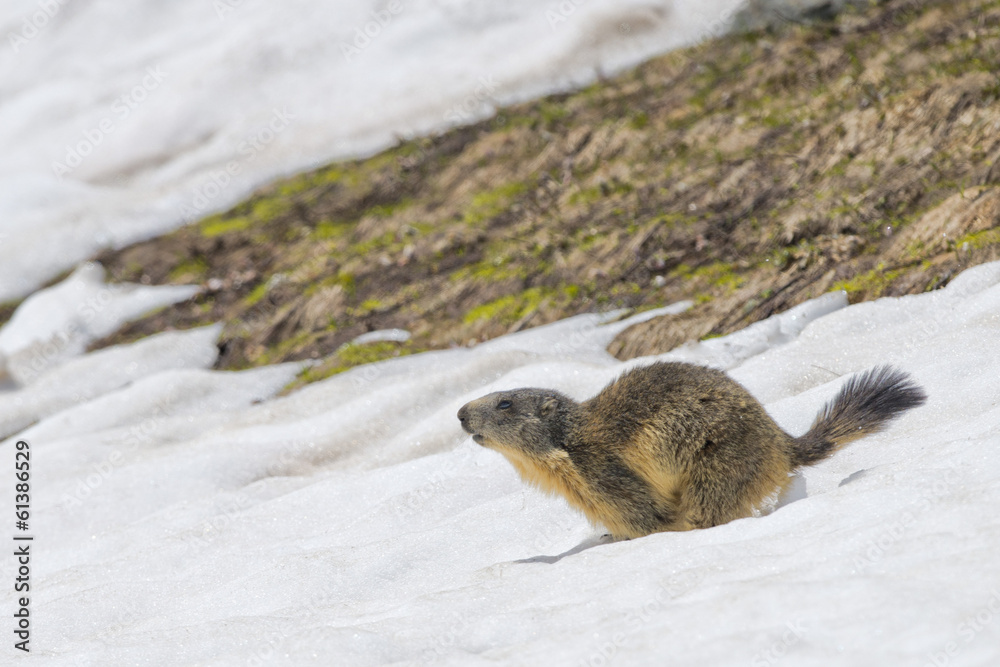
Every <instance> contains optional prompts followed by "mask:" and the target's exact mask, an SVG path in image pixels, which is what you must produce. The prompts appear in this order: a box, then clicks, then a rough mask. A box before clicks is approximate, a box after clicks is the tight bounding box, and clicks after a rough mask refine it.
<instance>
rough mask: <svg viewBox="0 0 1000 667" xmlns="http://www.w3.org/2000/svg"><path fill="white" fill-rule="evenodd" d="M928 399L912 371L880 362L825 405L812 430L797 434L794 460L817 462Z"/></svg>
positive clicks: (802, 462)
mask: <svg viewBox="0 0 1000 667" xmlns="http://www.w3.org/2000/svg"><path fill="white" fill-rule="evenodd" d="M926 400H927V394H925V393H924V390H923V389H921V388H920V387H919V386H918V385H917V384H915V383H914V382H913V380H912V379H911V378H910V376H909V374H907V373H904V372H903V371H901V370H899V369H896V368H893V367H892V366H887V365H886V366H876V367H875V368H872V369H870V370H868V371H865V372H864V373H861V374H859V375H855V376H854V377H852V378H851V379H850V380H848V381H847V382H845V383H844V386H843V387H841V389H840V391H839V392H838V393H837V396H836V397H835V398H834V399H833V401H831V402H830V403H828V404H827V405H826V407H825V408H823V411H822V412H821V413H820V414H819V416H818V417H817V418H816V423H815V424H813V427H812V428H811V429H809V432H808V433H806V434H805V435H804V436H802V437H801V438H796V440H795V451H794V456H793V464H794V465H796V466H800V465H812V464H814V463H817V462H819V461H821V460H822V459H824V458H826V457H827V456H829V455H830V454H832V453H833V452H834V451H835V450H836V449H838V448H839V447H841V446H843V445H845V444H847V443H848V442H850V441H852V440H855V439H857V438H860V437H862V436H865V435H868V434H870V433H875V432H877V431H879V430H881V429H882V428H883V427H884V426H885V425H886V424H887V423H888V422H890V421H891V420H892V419H894V418H895V417H897V416H898V415H899V414H901V413H903V412H906V411H907V410H909V409H910V408H915V407H917V406H919V405H923V403H924V402H925V401H926Z"/></svg>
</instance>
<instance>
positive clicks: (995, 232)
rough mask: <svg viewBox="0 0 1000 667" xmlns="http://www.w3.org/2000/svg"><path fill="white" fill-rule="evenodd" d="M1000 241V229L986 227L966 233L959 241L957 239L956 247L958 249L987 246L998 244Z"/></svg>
mask: <svg viewBox="0 0 1000 667" xmlns="http://www.w3.org/2000/svg"><path fill="white" fill-rule="evenodd" d="M997 243H1000V229H997V228H993V229H984V230H983V231H981V232H974V233H972V234H966V235H965V236H963V237H961V238H960V239H958V240H957V241H955V247H956V248H958V249H960V250H961V249H963V248H966V247H968V248H973V249H977V250H978V249H979V248H985V247H986V246H989V245H996V244H997Z"/></svg>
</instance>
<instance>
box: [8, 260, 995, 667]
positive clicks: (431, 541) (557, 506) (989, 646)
mask: <svg viewBox="0 0 1000 667" xmlns="http://www.w3.org/2000/svg"><path fill="white" fill-rule="evenodd" d="M53 289H58V286H57V287H55V288H53ZM46 297H47V294H46V293H42V294H40V295H39V296H38V298H39V299H44V298H46ZM53 303H55V302H54V301H53ZM682 307H683V306H680V307H678V308H677V309H676V310H679V309H680V308H682ZM53 308H56V306H55V305H53ZM627 324H628V322H627V321H626V322H619V323H615V324H608V325H601V324H599V322H598V318H597V317H596V316H580V317H576V318H572V319H569V320H565V321H563V322H559V323H556V324H553V325H549V326H546V327H541V328H538V329H534V330H530V331H526V332H522V333H518V334H515V335H511V336H506V337H503V338H499V339H497V340H494V341H491V342H489V343H485V344H482V345H479V346H477V347H475V348H471V349H460V350H452V351H446V352H435V353H427V354H421V355H416V356H412V357H407V358H402V359H398V360H394V361H389V362H384V363H380V364H377V365H372V366H366V367H360V368H357V369H354V370H352V371H350V372H347V373H344V374H342V375H339V376H335V377H332V378H330V379H328V380H325V381H323V382H320V383H317V384H314V385H311V386H309V387H307V388H305V389H303V390H300V391H298V392H295V393H293V394H291V395H290V396H287V397H283V398H272V396H273V395H274V394H275V392H276V391H277V390H278V389H280V387H281V386H282V385H283V384H284V383H285V382H286V381H288V380H289V379H290V378H291V377H292V376H293V374H294V372H295V371H296V367H294V366H292V365H287V366H280V367H273V368H265V369H259V370H253V371H246V372H239V373H232V372H213V371H206V370H200V368H201V367H202V366H203V365H204V363H205V361H206V356H205V354H206V352H207V350H208V348H209V347H210V346H211V336H210V335H207V334H206V332H210V330H196V331H193V332H190V333H186V334H164V335H170V336H174V338H175V339H172V340H171V341H169V345H167V343H166V342H163V343H159V342H157V343H156V345H153V344H152V343H149V342H146V341H141V342H139V343H135V344H133V345H131V346H127V347H121V348H114V349H112V350H106V351H101V352H96V353H92V354H88V355H85V356H82V357H79V358H77V359H76V360H74V361H70V362H67V364H66V365H63V366H59V367H56V368H55V369H52V370H50V371H49V372H48V373H49V374H47V375H42V376H40V377H38V378H37V379H35V380H34V381H33V382H32V383H31V384H29V385H28V386H27V387H25V388H22V389H19V390H9V391H7V392H6V393H3V394H0V400H2V401H3V403H4V405H5V408H4V409H5V411H6V412H5V415H4V419H5V420H6V421H5V422H4V423H9V424H17V423H18V422H19V420H20V421H24V420H25V419H29V420H37V423H35V424H34V425H32V426H30V427H28V428H25V429H23V430H20V431H19V432H18V433H17V434H16V435H12V436H11V437H9V438H7V439H6V440H5V441H3V443H2V444H0V447H2V449H3V451H5V452H7V454H5V455H4V460H5V461H7V462H8V463H7V465H11V466H12V464H13V450H14V447H15V442H16V441H17V440H19V439H20V440H24V441H27V442H28V443H30V452H31V470H32V478H31V485H32V486H31V488H32V490H33V492H32V495H31V502H32V517H31V521H30V533H31V534H32V535H34V536H35V540H34V542H33V543H32V568H33V569H32V575H31V576H32V578H31V591H30V610H31V622H32V626H31V627H32V635H31V647H32V649H33V653H34V663H33V664H35V663H37V664H40V665H50V664H51V665H126V664H127V665H157V666H159V665H359V666H361V665H389V664H397V665H404V664H405V665H415V664H441V665H462V666H465V665H573V666H582V665H588V666H592V667H601V666H604V665H650V666H653V665H655V666H660V665H667V664H669V665H753V666H758V665H779V664H785V665H807V666H808V665H817V666H819V665H824V666H828V665H851V666H857V665H873V666H874V665H879V666H885V665H918V666H923V665H938V666H940V665H996V664H1000V558H998V557H997V552H998V548H1000V518H998V514H997V507H998V506H1000V403H998V399H1000V357H998V355H997V349H998V345H997V343H998V341H1000V263H994V264H987V265H982V266H979V267H976V268H973V269H970V270H968V271H966V272H964V273H963V274H961V275H960V276H958V277H956V278H955V279H954V280H953V281H952V282H951V283H950V284H949V285H948V286H947V287H946V288H944V289H942V290H939V291H936V292H931V293H927V294H921V295H917V296H907V297H903V298H898V299H889V298H886V299H880V300H878V301H875V302H869V303H863V304H859V305H855V306H849V307H844V303H843V297H842V295H838V294H832V295H827V296H826V297H824V298H822V299H820V300H817V301H814V302H811V303H808V304H804V305H803V306H802V307H800V308H798V309H796V310H795V311H794V312H791V311H790V312H789V313H785V314H782V315H780V316H775V317H774V318H772V319H771V320H767V321H765V322H763V323H759V324H758V325H755V326H754V327H751V328H749V329H747V330H745V331H742V332H737V333H735V334H732V335H731V336H728V337H725V338H720V339H715V340H711V341H708V342H706V343H703V344H699V345H693V346H688V347H685V348H681V349H679V350H677V351H675V352H674V353H671V354H667V355H663V356H662V357H661V358H665V359H680V358H682V359H687V360H701V361H704V362H706V363H712V364H715V365H718V366H722V367H724V368H726V369H727V370H728V371H729V372H730V373H731V374H732V375H733V377H735V378H736V379H737V380H739V381H740V382H742V383H744V384H745V385H746V386H747V387H748V388H749V389H750V391H751V392H753V393H754V394H755V395H756V396H758V397H759V398H760V399H761V400H762V401H763V402H764V403H765V404H766V407H767V409H768V411H769V412H770V413H771V414H772V415H773V416H774V417H775V418H776V419H777V420H778V422H779V423H780V424H782V426H784V427H785V428H786V429H788V430H789V431H790V432H792V433H795V434H797V433H801V432H803V431H804V430H806V429H807V428H808V426H809V425H810V423H811V421H812V419H813V417H814V415H815V414H816V412H817V411H818V410H819V409H820V407H821V405H822V404H823V403H824V402H825V401H826V400H828V399H830V398H831V397H832V395H833V394H834V393H835V392H836V390H837V389H838V388H839V386H840V385H841V384H842V383H843V382H844V380H845V379H846V377H848V376H849V375H850V374H852V373H854V372H857V371H861V370H864V369H867V368H870V367H871V366H873V365H876V364H880V363H891V364H894V365H896V366H898V367H899V368H901V369H904V370H906V371H908V372H910V373H912V374H913V377H914V378H915V380H916V381H917V382H918V383H919V384H920V385H922V386H923V387H924V388H925V389H926V391H927V393H928V395H929V400H928V402H927V404H926V405H925V406H923V407H921V408H918V409H915V410H913V411H911V412H909V413H907V414H906V415H905V416H903V417H902V418H900V419H899V420H898V421H896V422H894V423H893V424H892V425H891V427H890V428H889V429H888V430H886V431H884V432H883V433H881V434H878V435H875V436H871V437H867V438H864V439H862V440H859V441H857V442H855V443H853V444H851V445H850V446H849V447H848V448H846V449H845V450H843V451H842V452H840V453H838V454H836V455H835V456H833V457H832V458H830V459H828V460H827V461H825V462H823V463H821V464H820V465H817V466H815V467H813V468H809V469H806V470H804V471H803V472H802V474H801V479H800V480H799V481H798V482H797V486H798V493H797V499H795V500H792V501H791V502H788V503H786V504H784V505H782V506H780V507H778V508H777V509H776V510H775V511H773V512H772V513H769V514H765V515H763V516H759V517H755V518H748V519H743V520H739V521H734V522H732V523H730V524H727V525H723V526H719V527H716V528H712V529H708V530H698V531H691V532H686V533H661V534H656V535H651V536H648V537H645V538H641V539H636V540H631V541H625V542H618V543H610V544H609V543H602V541H601V540H600V535H601V533H602V532H603V531H602V530H601V529H600V528H597V527H592V526H589V525H587V523H586V522H585V520H584V519H583V518H582V517H581V516H580V515H578V514H577V513H575V512H574V511H572V510H570V509H569V508H568V507H567V506H566V505H565V503H564V502H563V501H562V500H560V499H556V498H550V497H547V496H543V495H541V494H540V493H538V492H536V491H534V490H532V489H530V488H527V487H525V485H524V484H522V483H521V481H520V480H519V479H518V478H517V476H516V474H515V472H514V471H513V469H512V468H511V466H510V465H509V464H508V463H507V462H506V460H504V459H503V458H502V457H501V456H500V455H499V454H496V453H495V452H492V451H489V450H486V449H483V448H480V447H479V446H477V445H475V444H474V443H472V442H471V440H469V439H468V438H466V437H465V436H464V434H463V433H462V432H461V430H460V429H459V425H458V421H457V419H456V418H455V412H456V411H457V409H458V407H459V406H461V405H462V404H463V403H464V402H466V401H468V400H470V399H472V398H475V397H477V396H480V395H482V394H483V393H486V392H488V391H493V390H497V389H501V388H512V387H517V386H525V385H528V386H530V385H534V386H546V387H554V388H556V389H559V390H562V391H564V392H566V393H567V394H569V395H571V396H574V397H577V398H581V399H582V398H585V397H587V396H589V395H592V394H593V393H594V392H595V391H597V390H598V389H599V388H600V387H601V386H602V385H604V384H605V383H606V382H608V381H610V380H611V379H612V378H614V377H615V376H616V375H617V374H618V373H619V372H620V371H621V370H622V369H623V368H625V367H627V366H630V365H633V364H643V363H649V362H650V361H652V359H649V358H647V359H640V360H634V361H632V362H629V363H628V364H622V363H620V362H618V361H617V360H615V359H613V358H612V357H610V356H609V355H608V354H607V353H606V352H605V351H604V347H605V345H606V343H607V342H608V340H609V339H610V338H611V337H612V336H613V335H614V334H615V332H616V331H618V330H620V329H621V328H622V327H623V326H626V325H627ZM31 325H32V323H31V322H29V321H28V320H27V318H20V319H18V320H16V321H14V320H12V321H11V323H9V324H8V325H7V326H6V327H5V328H4V330H2V331H0V335H8V336H11V337H14V335H15V334H17V333H18V332H16V331H15V332H10V331H8V330H7V329H8V328H12V327H15V326H16V327H30V326H31ZM185 337H186V339H185ZM164 346H167V347H166V348H164ZM186 346H190V349H188V350H187V352H184V353H182V352H181V351H182V350H184V349H185V347H186ZM164 349H171V350H173V352H172V356H170V359H173V360H174V361H173V362H172V363H166V362H164V361H163V359H164V358H166V357H165V356H164V355H165V352H164ZM97 355H110V356H109V357H108V361H107V363H106V364H104V365H103V366H99V365H97V364H91V366H90V367H91V368H92V369H93V370H92V372H91V373H89V374H86V375H85V376H83V378H84V379H81V376H82V374H80V373H74V374H73V377H75V378H76V382H77V383H78V385H80V386H77V387H76V388H75V391H76V392H77V395H78V398H79V402H78V403H74V404H73V405H71V406H68V407H67V406H64V405H63V404H61V403H60V402H59V400H49V401H46V400H42V399H44V398H45V397H46V396H53V395H56V394H57V392H59V391H61V390H62V389H61V388H60V387H61V383H60V382H58V381H56V380H53V378H52V376H51V374H58V373H60V372H61V369H65V368H67V366H68V365H69V364H79V365H86V364H87V360H88V359H93V358H96V356H97ZM209 356H210V355H209ZM153 357H155V358H156V360H158V361H156V360H154V359H153ZM122 367H125V368H133V370H134V372H135V374H136V377H135V379H134V381H132V382H131V383H123V382H122V381H121V378H120V377H119V376H120V368H122ZM99 369H100V370H99ZM85 380H86V381H85ZM84 385H85V386H84ZM40 394H41V396H40ZM25 397H31V398H32V400H30V401H22V398H25ZM57 398H58V396H57ZM19 401H21V402H19ZM22 403H23V405H24V408H23V409H24V410H25V411H27V412H26V413H25V414H24V415H20V416H19V415H18V414H17V408H16V406H18V405H21V404H22ZM16 428H18V429H20V428H21V427H20V426H18V427H16ZM3 477H4V478H5V479H7V480H8V482H6V483H5V484H4V486H3V489H4V490H3V494H4V497H3V498H2V507H3V508H4V509H3V511H2V513H3V514H4V515H5V516H8V517H11V515H12V514H13V507H12V505H13V491H12V489H11V484H10V482H9V480H10V479H11V478H12V473H10V472H7V473H4V475H3ZM9 525H10V531H11V532H14V528H13V518H11V519H10V524H9ZM12 560H13V559H11V558H6V559H3V571H2V573H0V577H2V581H3V582H8V583H4V584H3V586H2V588H3V590H4V593H3V596H2V598H3V600H2V609H3V610H4V612H3V616H4V617H5V618H7V621H6V623H7V624H8V626H9V627H8V628H7V629H6V630H5V634H6V636H7V637H8V640H7V641H8V642H9V643H10V642H12V639H11V630H12V625H13V619H12V617H11V614H12V611H11V610H12V609H14V608H15V601H14V593H13V591H12V590H11V587H10V586H9V582H12V581H13V578H14V576H15V572H14V565H13V562H12ZM12 653H16V651H14V650H13V649H12V648H11V647H10V646H9V645H8V646H4V647H3V648H2V654H3V656H4V658H3V659H4V660H5V661H6V660H8V656H9V655H11V654H12ZM6 664H11V663H6Z"/></svg>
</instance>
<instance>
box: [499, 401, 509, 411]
mask: <svg viewBox="0 0 1000 667" xmlns="http://www.w3.org/2000/svg"><path fill="white" fill-rule="evenodd" d="M510 405H511V403H510V401H500V402H499V403H497V410H506V409H507V408H509V407H510Z"/></svg>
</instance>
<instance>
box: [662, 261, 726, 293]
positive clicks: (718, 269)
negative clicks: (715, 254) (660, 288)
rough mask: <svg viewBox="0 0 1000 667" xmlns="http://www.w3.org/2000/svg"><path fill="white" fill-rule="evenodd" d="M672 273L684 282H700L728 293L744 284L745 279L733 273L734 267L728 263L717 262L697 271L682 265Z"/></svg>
mask: <svg viewBox="0 0 1000 667" xmlns="http://www.w3.org/2000/svg"><path fill="white" fill-rule="evenodd" d="M670 273H671V275H673V276H676V277H678V278H681V279H682V280H690V281H700V282H703V283H707V284H709V285H711V286H712V287H717V288H720V289H722V290H723V291H726V292H733V291H735V290H736V289H737V288H738V287H739V286H740V285H741V284H743V279H742V278H740V276H738V275H737V274H736V272H735V271H733V265H732V264H729V263H727V262H715V263H713V264H708V265H706V266H700V267H698V268H697V269H692V268H691V267H690V266H688V265H687V264H680V265H678V266H677V267H676V268H675V269H674V270H673V271H671V272H670Z"/></svg>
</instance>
